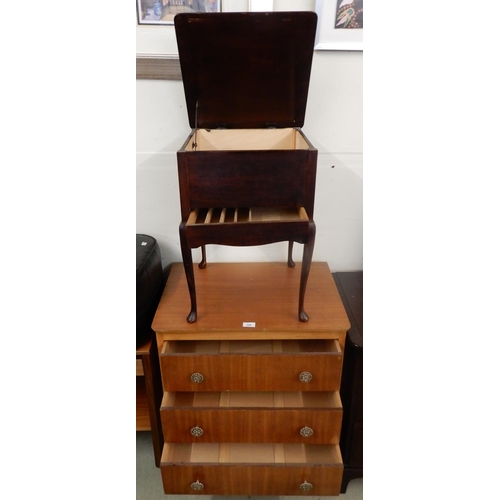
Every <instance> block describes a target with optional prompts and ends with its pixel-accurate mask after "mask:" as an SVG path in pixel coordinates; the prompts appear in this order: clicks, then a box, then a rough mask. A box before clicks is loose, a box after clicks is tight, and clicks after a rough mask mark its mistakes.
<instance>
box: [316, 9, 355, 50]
mask: <svg viewBox="0 0 500 500" xmlns="http://www.w3.org/2000/svg"><path fill="white" fill-rule="evenodd" d="M316 13H317V14H318V29H317V32H316V45H315V47H314V48H315V49H316V50H363V0H316Z"/></svg>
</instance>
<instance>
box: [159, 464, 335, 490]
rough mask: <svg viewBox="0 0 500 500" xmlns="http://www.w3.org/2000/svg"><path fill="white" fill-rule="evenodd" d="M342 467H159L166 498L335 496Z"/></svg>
mask: <svg viewBox="0 0 500 500" xmlns="http://www.w3.org/2000/svg"><path fill="white" fill-rule="evenodd" d="M342 473H343V466H341V465H339V466H328V465H316V466H314V467H311V466H302V467H300V466H242V465H240V466H235V465H220V466H208V465H207V466H202V465H200V466H163V465H162V466H161V476H162V481H163V490H164V492H165V494H166V495H183V494H184V495H196V494H199V495H276V496H278V495H279V496H281V495H294V496H301V495H303V496H311V495H328V496H338V495H339V494H340V485H341V482H342Z"/></svg>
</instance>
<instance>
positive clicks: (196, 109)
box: [191, 101, 198, 151]
mask: <svg viewBox="0 0 500 500" xmlns="http://www.w3.org/2000/svg"><path fill="white" fill-rule="evenodd" d="M197 147H198V101H196V108H195V111H194V141H193V144H192V146H191V148H192V149H194V150H195V151H196V148H197Z"/></svg>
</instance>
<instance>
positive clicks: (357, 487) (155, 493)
mask: <svg viewBox="0 0 500 500" xmlns="http://www.w3.org/2000/svg"><path fill="white" fill-rule="evenodd" d="M136 463H137V472H136V474H137V477H136V479H137V496H136V500H173V499H176V498H181V497H178V496H177V495H165V494H164V493H163V487H162V484H161V476H160V469H158V468H157V467H156V466H155V463H154V455H153V446H152V444H151V433H150V432H137V458H136ZM248 498H255V499H256V500H277V499H283V500H294V499H299V498H300V499H304V498H306V499H313V498H321V499H325V500H326V499H328V498H331V499H334V498H339V499H340V500H362V498H363V480H362V479H354V480H353V481H351V482H350V483H349V486H348V487H347V492H346V493H345V494H343V495H340V497H315V496H311V497H304V496H300V497H271V496H256V497H249V496H241V497H234V496H233V497H231V496H210V495H186V496H182V499H183V500H216V499H217V500H219V499H220V500H230V499H248Z"/></svg>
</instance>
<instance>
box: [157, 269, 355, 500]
mask: <svg viewBox="0 0 500 500" xmlns="http://www.w3.org/2000/svg"><path fill="white" fill-rule="evenodd" d="M196 280H197V283H198V294H199V304H198V321H197V322H195V323H192V324H190V323H187V322H186V320H185V314H184V311H185V307H186V304H189V300H190V299H189V291H188V288H187V285H186V281H185V277H184V270H183V265H182V264H181V263H176V264H174V265H173V266H172V270H171V272H170V276H169V279H168V282H167V285H166V287H165V290H164V293H163V296H162V299H161V301H160V304H159V306H158V310H157V313H156V316H155V319H154V321H153V329H154V330H155V332H156V337H157V342H158V350H159V356H160V366H161V374H162V384H163V390H164V393H163V400H162V404H161V409H160V415H161V423H162V429H163V435H164V440H165V445H164V447H163V453H162V457H161V463H160V469H161V475H162V481H163V487H164V491H165V494H206V495H328V496H332V495H339V493H340V488H341V482H342V474H343V463H342V456H341V453H340V448H339V439H340V430H341V425H342V403H341V400H340V395H339V390H340V381H341V373H342V363H343V351H344V345H345V337H346V331H347V330H348V329H349V327H350V325H349V320H348V318H347V315H346V313H345V310H344V307H343V305H342V301H341V299H340V297H339V294H338V291H337V288H336V286H335V282H334V280H333V278H332V275H331V273H330V270H329V268H328V265H327V264H326V263H317V262H313V263H312V265H311V270H310V276H309V285H308V287H309V291H308V294H307V302H308V308H309V310H310V311H311V312H312V313H314V316H313V315H311V319H310V321H309V322H307V323H304V322H301V321H299V319H298V318H297V314H296V308H295V300H293V297H294V295H295V293H294V291H295V290H296V288H297V285H298V282H299V280H300V265H297V268H289V267H288V266H287V264H286V263H248V264H241V263H240V264H210V265H209V266H208V267H207V268H206V269H204V270H200V269H196Z"/></svg>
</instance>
